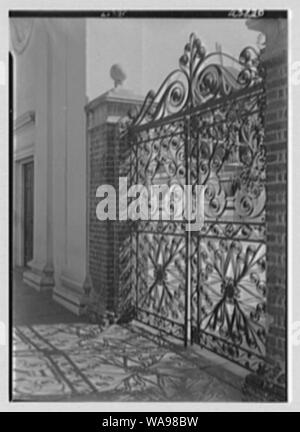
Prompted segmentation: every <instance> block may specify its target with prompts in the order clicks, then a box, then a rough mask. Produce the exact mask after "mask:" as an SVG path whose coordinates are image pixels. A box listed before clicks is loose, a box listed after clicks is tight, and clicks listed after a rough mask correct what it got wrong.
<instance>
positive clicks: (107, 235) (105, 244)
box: [86, 65, 143, 317]
mask: <svg viewBox="0 0 300 432" xmlns="http://www.w3.org/2000/svg"><path fill="white" fill-rule="evenodd" d="M118 73H120V75H122V74H123V75H124V77H123V78H122V81H123V80H124V79H125V74H124V72H123V71H122V70H121V68H120V66H118V65H114V66H113V67H112V68H111V77H112V78H113V79H115V78H114V76H115V75H118ZM142 100H143V98H141V97H139V96H137V95H135V94H134V93H133V92H132V91H130V90H127V89H125V88H124V87H123V86H122V82H120V81H117V80H116V79H115V87H114V88H112V89H111V90H109V91H107V92H105V93H104V94H102V95H100V96H99V97H97V98H96V99H94V100H92V101H91V102H89V103H88V104H87V106H86V115H87V146H88V150H87V151H88V177H89V179H88V182H89V185H88V189H89V192H88V197H89V198H88V200H89V210H88V211H89V216H88V261H89V274H90V279H91V284H92V293H91V298H90V305H89V309H90V312H92V314H93V315H94V314H95V315H96V316H98V317H99V316H101V315H102V314H104V312H105V311H106V310H107V309H108V310H110V311H113V312H115V313H117V312H118V306H119V305H118V295H119V293H118V291H119V260H120V257H119V253H120V252H119V249H120V248H119V243H120V242H121V241H122V226H123V225H124V222H123V225H122V223H121V222H118V220H116V221H108V220H106V221H99V220H98V219H97V217H96V206H97V204H98V202H99V201H100V200H99V199H97V198H96V190H97V188H98V187H99V186H100V185H103V184H109V185H112V186H114V187H115V189H116V196H117V197H118V185H119V176H120V175H121V174H120V157H121V153H122V149H121V150H120V139H119V122H120V119H121V118H123V117H124V116H126V115H127V114H128V111H129V110H130V109H132V108H133V107H135V106H137V105H140V104H141V102H142ZM117 208H118V199H117Z"/></svg>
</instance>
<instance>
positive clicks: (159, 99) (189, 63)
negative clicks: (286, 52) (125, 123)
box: [129, 33, 264, 126]
mask: <svg viewBox="0 0 300 432" xmlns="http://www.w3.org/2000/svg"><path fill="white" fill-rule="evenodd" d="M220 57H222V63H223V62H224V63H226V62H227V63H229V65H227V66H225V65H223V64H222V63H220ZM263 78H264V69H263V66H262V64H261V62H260V56H259V52H257V51H256V50H255V49H254V48H253V47H250V46H249V47H246V48H244V49H243V50H242V52H241V53H240V56H239V58H238V59H236V58H234V57H232V56H231V55H229V54H226V53H220V52H213V53H207V52H206V48H205V47H204V45H203V43H202V42H201V40H200V39H199V38H197V37H196V35H195V34H194V33H192V34H191V35H190V38H189V42H188V43H187V44H186V45H185V47H184V53H183V55H182V56H181V57H180V59H179V68H178V69H176V70H174V71H172V72H171V73H170V74H169V75H168V76H167V78H166V79H165V80H164V82H163V83H162V85H161V87H160V88H159V90H158V91H157V92H156V93H155V92H154V91H152V90H151V91H149V93H148V94H147V96H146V98H145V101H144V104H143V106H142V108H141V110H140V111H139V112H137V113H136V112H135V113H134V112H131V113H130V114H129V117H130V118H131V120H130V124H131V125H135V126H137V125H142V124H146V123H148V122H150V121H154V120H159V119H162V118H165V117H167V116H169V115H172V114H176V113H179V112H181V111H182V110H185V109H189V108H193V107H198V106H200V105H202V104H203V103H205V102H207V101H209V100H216V99H218V98H221V97H228V96H230V95H232V94H234V93H235V92H237V91H240V90H242V89H246V88H250V87H252V86H254V85H255V84H259V83H261V82H262V80H263Z"/></svg>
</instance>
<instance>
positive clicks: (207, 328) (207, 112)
mask: <svg viewBox="0 0 300 432" xmlns="http://www.w3.org/2000/svg"><path fill="white" fill-rule="evenodd" d="M263 108H264V88H263V68H262V66H261V64H260V61H259V55H258V53H257V52H256V51H255V50H254V49H253V48H249V47H247V48H245V49H244V50H243V51H242V53H241V54H240V57H239V59H234V58H233V57H231V56H229V55H226V54H220V53H211V54H206V51H205V48H204V47H203V45H202V43H201V41H200V40H199V39H198V38H196V37H195V35H194V34H192V35H191V36H190V40H189V42H188V43H187V44H186V46H185V49H184V54H183V55H182V57H181V58H180V61H179V69H177V70H175V71H173V72H172V73H171V74H170V75H169V76H168V77H167V78H166V80H165V81H164V83H163V84H162V86H161V87H160V89H159V90H158V92H157V93H156V94H153V93H152V92H150V93H149V94H148V95H147V97H146V99H145V101H144V104H143V106H142V108H141V109H140V111H139V112H138V113H137V114H136V115H134V116H133V115H132V116H131V118H130V119H129V121H128V122H127V124H126V127H125V129H124V130H123V132H122V139H123V140H125V141H127V144H128V145H129V147H130V155H129V159H127V162H128V163H129V165H128V166H129V167H130V172H129V173H128V179H129V186H130V185H133V184H142V185H145V186H147V188H149V186H151V185H153V184H163V183H168V184H169V185H170V184H177V185H181V186H182V187H183V186H184V185H185V184H190V185H193V191H194V192H193V193H195V186H196V185H205V186H206V189H205V222H204V225H203V226H202V228H201V229H200V230H199V231H193V232H190V231H187V230H186V221H185V220H174V219H170V220H162V219H163V218H162V217H161V216H162V215H161V214H160V217H159V216H158V217H152V219H151V220H137V221H135V222H134V223H133V224H132V230H131V240H130V245H128V251H130V265H129V271H128V272H127V273H126V274H127V279H128V283H129V284H130V286H131V292H132V294H133V296H134V304H135V313H136V319H137V320H139V321H142V322H143V323H145V324H147V325H149V326H151V327H154V328H156V329H159V330H160V331H163V332H166V333H168V334H170V335H172V336H175V337H178V338H180V339H182V340H184V341H185V343H186V344H188V343H198V344H200V345H201V346H204V347H206V348H208V349H210V350H212V351H214V352H216V353H218V354H220V355H222V356H225V357H227V358H230V359H231V360H232V361H234V362H237V363H239V364H241V365H242V366H244V367H246V368H248V369H251V370H257V369H258V368H259V364H260V361H261V360H262V359H263V358H264V350H265V291H266V289H265V268H266V264H265V226H264V217H265V214H264V212H265V149H264V144H263V132H264V129H263Z"/></svg>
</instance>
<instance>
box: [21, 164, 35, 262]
mask: <svg viewBox="0 0 300 432" xmlns="http://www.w3.org/2000/svg"><path fill="white" fill-rule="evenodd" d="M23 180H24V182H23V185H24V266H26V265H27V264H28V262H29V261H31V260H32V259H33V199H34V198H33V184H34V165H33V161H31V162H28V163H26V164H24V165H23Z"/></svg>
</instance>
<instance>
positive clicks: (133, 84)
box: [86, 18, 258, 100]
mask: <svg viewBox="0 0 300 432" xmlns="http://www.w3.org/2000/svg"><path fill="white" fill-rule="evenodd" d="M245 22H246V20H244V19H236V20H232V19H207V18H205V19H201V18H197V19H183V18H181V19H173V18H168V19H157V18H155V19H154V18H147V19H140V18H138V19H136V18H121V19H115V18H114V19H109V18H104V19H103V18H102V19H101V18H99V19H94V18H93V19H87V71H86V72H87V78H86V79H87V96H88V98H89V100H92V99H94V98H96V97H97V96H99V95H101V94H102V93H104V92H106V91H107V90H109V89H111V88H112V87H113V81H112V79H111V77H110V68H111V66H112V65H113V64H114V63H119V64H120V65H121V66H122V67H123V69H124V71H125V73H126V75H127V79H126V80H125V82H124V84H123V85H124V87H125V88H128V89H130V90H132V91H133V92H134V93H136V94H138V95H141V96H145V95H146V93H147V92H148V91H149V90H157V89H158V88H159V86H160V84H161V83H162V82H163V80H164V78H165V77H166V76H167V75H168V74H169V73H170V72H171V71H172V70H173V69H176V68H177V67H178V60H179V57H180V56H181V55H182V54H183V50H184V46H185V44H186V43H187V42H188V39H189V35H190V33H192V32H194V33H195V34H196V35H197V37H199V38H200V40H201V41H202V42H203V44H204V46H205V47H206V49H207V51H209V52H212V51H215V50H216V43H219V44H221V46H222V51H223V52H227V53H228V54H231V55H233V56H234V57H238V55H239V53H240V52H241V51H242V49H243V48H245V47H246V46H248V45H254V46H256V44H257V38H258V33H257V32H255V31H252V30H249V29H248V28H247V27H246V24H245Z"/></svg>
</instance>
